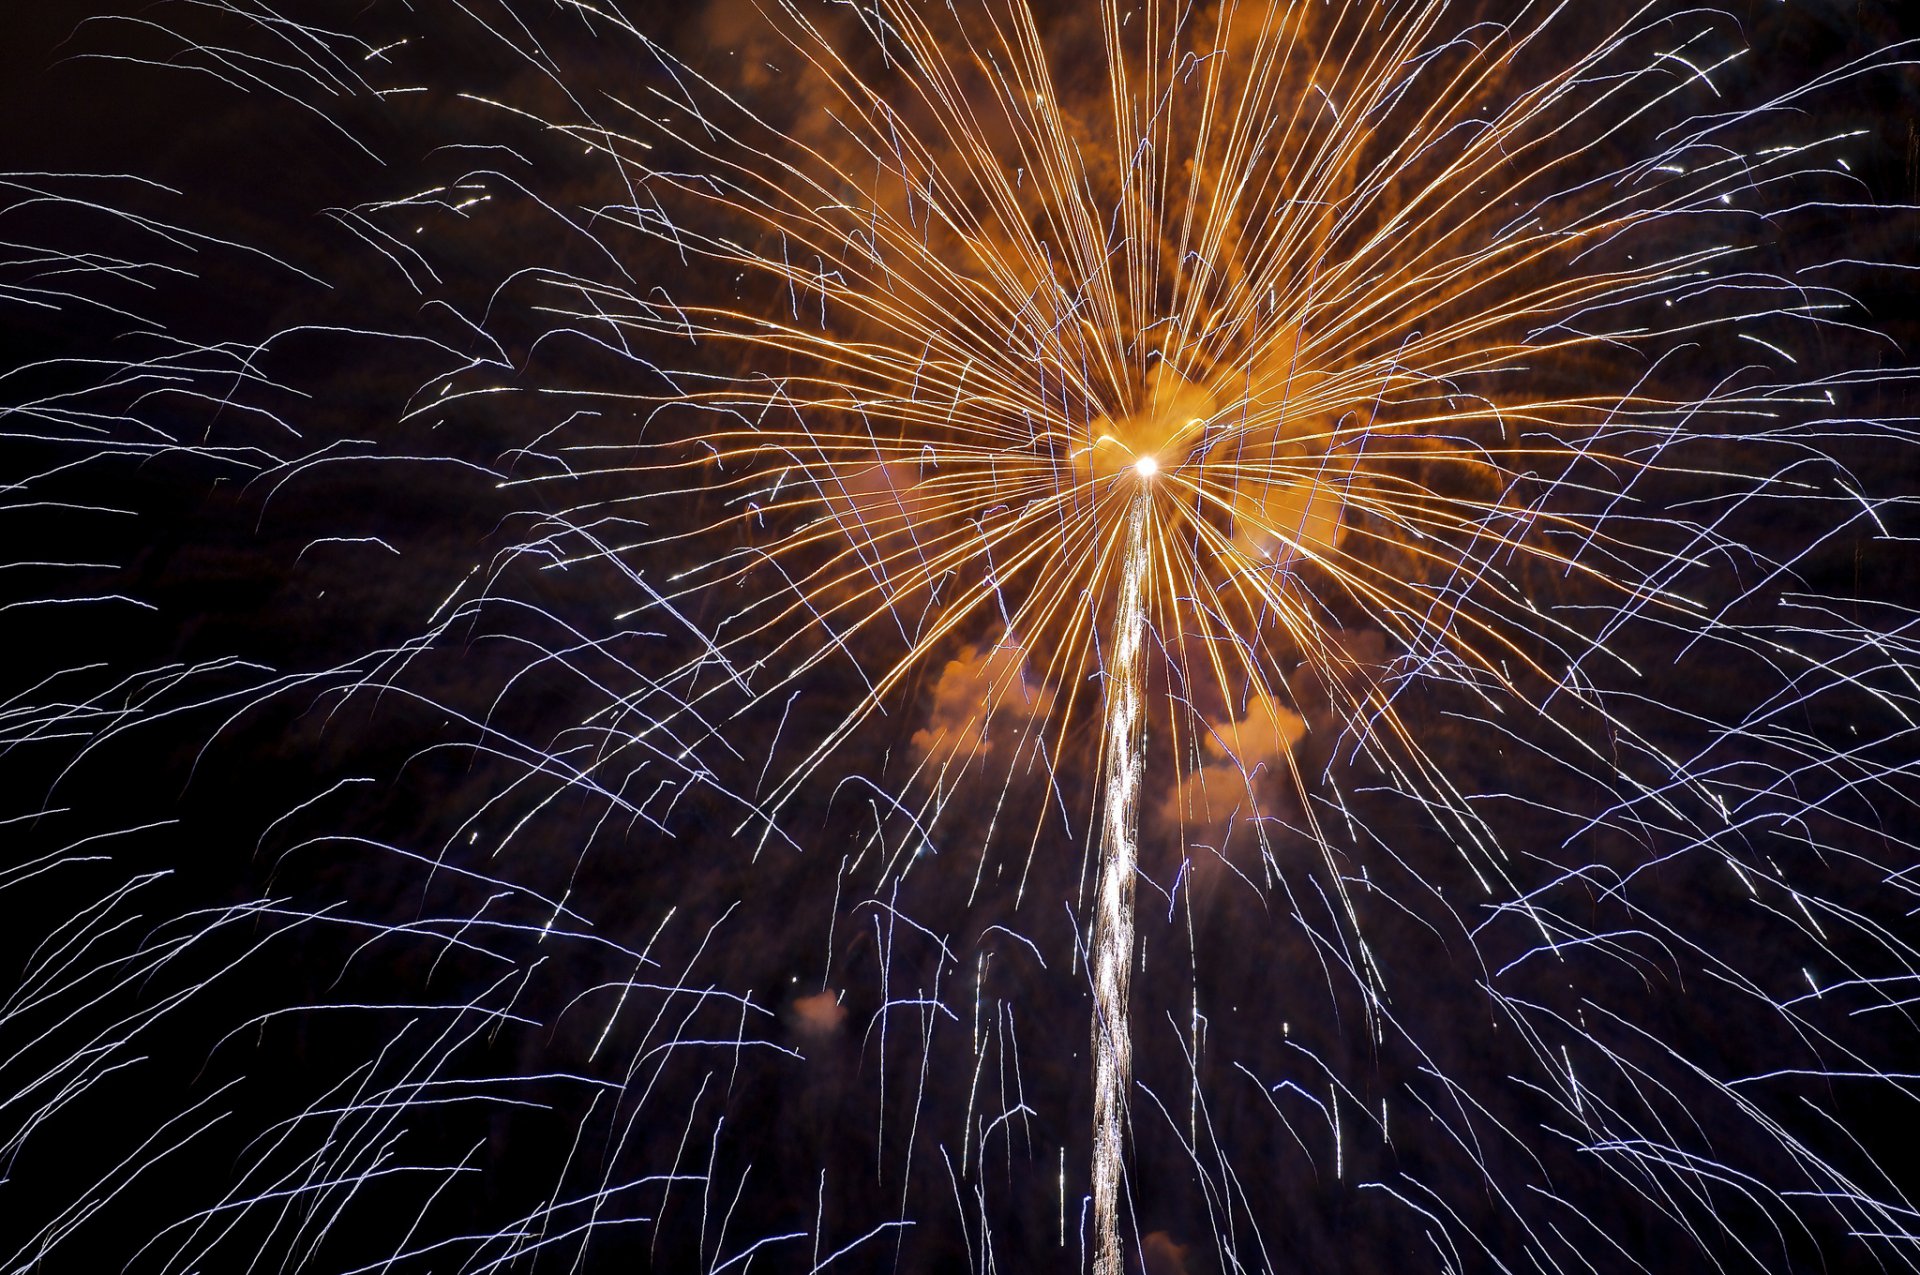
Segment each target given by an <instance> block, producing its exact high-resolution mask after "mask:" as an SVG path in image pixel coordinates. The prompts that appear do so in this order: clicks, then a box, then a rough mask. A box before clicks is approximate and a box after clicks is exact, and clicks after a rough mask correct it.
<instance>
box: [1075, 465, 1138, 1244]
mask: <svg viewBox="0 0 1920 1275" xmlns="http://www.w3.org/2000/svg"><path fill="white" fill-rule="evenodd" d="M1147 464H1148V462H1146V461H1143V462H1142V463H1141V464H1140V465H1139V466H1138V472H1139V475H1140V479H1139V487H1140V489H1139V491H1138V492H1137V493H1135V495H1134V497H1133V500H1132V502H1131V503H1130V506H1129V509H1128V513H1127V530H1126V545H1125V549H1124V550H1123V552H1124V554H1125V556H1124V558H1123V560H1122V563H1121V575H1120V593H1119V597H1118V599H1117V600H1116V602H1115V609H1114V615H1113V647H1112V651H1111V653H1110V654H1109V656H1108V659H1107V668H1106V675H1107V676H1106V695H1107V702H1106V719H1105V729H1104V731H1103V738H1104V746H1105V751H1106V765H1105V775H1104V784H1105V787H1104V791H1103V795H1102V798H1101V820H1100V880H1099V886H1098V889H1097V893H1096V895H1095V898H1094V920H1093V950H1092V955H1091V956H1090V957H1089V960H1088V964H1089V966H1090V969H1091V973H1092V975H1093V1236H1094V1254H1095V1256H1094V1262H1093V1270H1094V1275H1121V1272H1122V1270H1123V1269H1124V1267H1125V1263H1124V1259H1123V1255H1122V1253H1121V1249H1120V1183H1121V1178H1122V1176H1123V1158H1124V1156H1125V1151H1126V1125H1127V1090H1128V1088H1129V1086H1131V1085H1132V1083H1133V1048H1132V1043H1131V1038H1130V1030H1131V1029H1130V1028H1129V1026H1128V1023H1127V987H1128V982H1129V975H1130V973H1131V966H1132V962H1133V874H1134V871H1135V867H1136V865H1137V864H1138V862H1139V858H1140V850H1139V837H1140V772H1141V763H1142V761H1143V759H1144V754H1145V751H1146V748H1145V745H1146V732H1145V729H1144V727H1145V713H1144V708H1145V701H1146V686H1145V680H1146V662H1145V660H1144V659H1143V656H1144V654H1145V651H1146V636H1147V573H1148V570H1149V568H1150V566H1151V562H1152V549H1151V546H1152V543H1153V541H1152V536H1151V533H1150V531H1149V528H1148V524H1149V523H1150V522H1151V521H1152V519H1153V488H1152V486H1151V484H1150V482H1149V481H1148V480H1149V479H1150V478H1151V476H1152V471H1151V470H1150V469H1149V468H1148V467H1147Z"/></svg>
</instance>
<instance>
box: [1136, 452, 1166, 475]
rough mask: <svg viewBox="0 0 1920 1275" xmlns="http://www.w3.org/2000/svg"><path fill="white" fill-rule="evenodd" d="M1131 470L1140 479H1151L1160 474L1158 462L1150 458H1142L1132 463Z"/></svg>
mask: <svg viewBox="0 0 1920 1275" xmlns="http://www.w3.org/2000/svg"><path fill="white" fill-rule="evenodd" d="M1133 468H1134V470H1135V471H1136V472H1137V473H1138V474H1139V475H1140V476H1141V477H1142V478H1151V477H1153V476H1154V475H1155V474H1157V473H1159V472H1160V462H1159V461H1157V460H1155V459H1154V458H1153V457H1151V456H1142V457H1141V458H1140V459H1139V460H1136V461H1134V462H1133Z"/></svg>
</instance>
